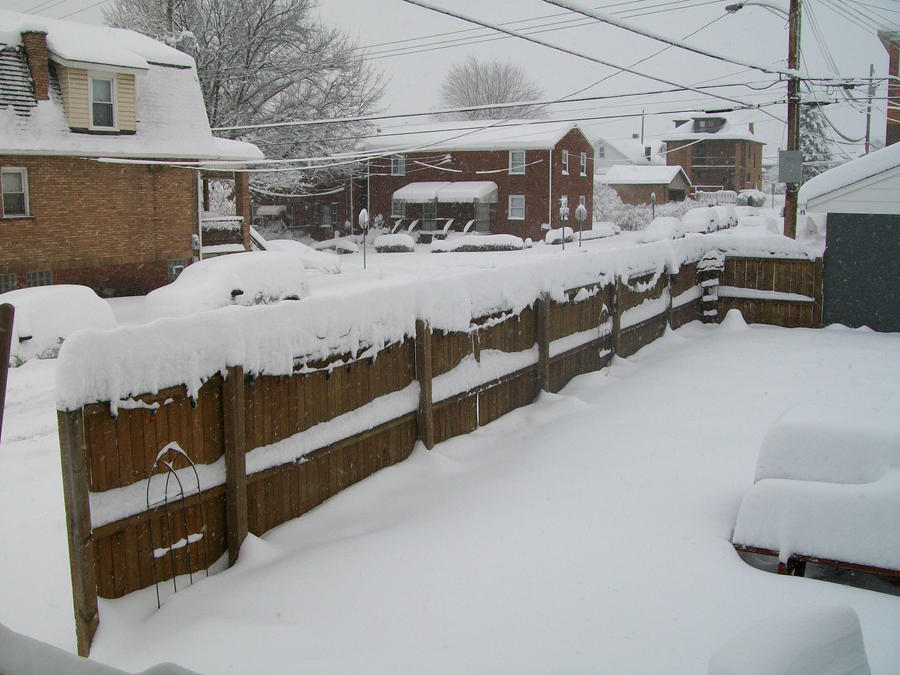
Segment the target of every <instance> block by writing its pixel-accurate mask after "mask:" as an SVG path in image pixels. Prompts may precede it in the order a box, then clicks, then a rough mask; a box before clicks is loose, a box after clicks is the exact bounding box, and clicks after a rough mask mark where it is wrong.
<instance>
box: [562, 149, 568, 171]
mask: <svg viewBox="0 0 900 675" xmlns="http://www.w3.org/2000/svg"><path fill="white" fill-rule="evenodd" d="M562 155H563V158H562V172H563V173H569V151H568V150H563V151H562Z"/></svg>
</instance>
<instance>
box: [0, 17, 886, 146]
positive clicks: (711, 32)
mask: <svg viewBox="0 0 900 675" xmlns="http://www.w3.org/2000/svg"><path fill="white" fill-rule="evenodd" d="M148 1H149V0H148ZM573 1H574V2H575V3H577V4H581V5H582V6H584V7H589V8H594V9H599V10H600V11H603V12H605V13H608V14H610V15H612V16H615V17H616V18H617V19H622V20H626V21H629V22H630V23H633V24H637V25H639V26H641V27H642V28H644V29H648V30H651V31H654V32H656V33H661V34H663V35H665V36H667V37H669V38H673V39H676V40H684V41H686V42H688V43H690V44H692V45H695V46H698V47H702V48H705V49H706V50H709V51H712V52H717V53H719V54H723V55H726V56H729V57H732V58H734V59H737V60H741V61H745V62H752V63H754V64H763V65H776V66H780V67H782V68H784V67H786V66H785V62H786V54H787V24H786V21H785V20H784V19H783V18H781V17H779V16H777V15H776V14H775V13H773V12H771V11H769V10H767V9H765V8H763V7H753V6H747V7H745V8H744V9H742V10H741V11H740V12H738V13H735V14H727V13H726V12H725V9H724V7H725V5H726V4H728V3H729V2H732V1H733V0H622V1H617V0H602V1H600V2H598V1H597V0H573ZM428 2H429V4H432V5H435V6H439V7H441V8H444V9H447V10H450V11H452V12H454V13H458V14H462V15H465V16H467V17H470V18H475V19H478V20H480V21H483V22H486V23H490V24H504V26H505V27H506V28H509V29H511V30H515V31H518V32H525V31H527V30H530V31H534V30H536V29H539V30H540V32H535V33H533V37H535V38H538V39H540V40H543V41H546V42H551V43H553V44H554V45H558V46H560V47H564V48H566V49H570V50H574V51H577V52H579V53H583V54H585V55H588V56H591V57H594V58H597V59H600V60H603V61H607V62H610V63H613V64H616V65H621V66H631V65H632V64H635V63H637V62H638V61H640V60H641V59H644V58H646V57H651V58H649V59H648V60H646V61H643V62H641V63H639V64H637V65H635V66H634V69H635V70H638V71H640V72H642V73H646V74H649V75H653V76H655V77H659V78H662V79H664V80H667V81H669V82H671V83H675V84H678V85H686V86H693V87H695V86H698V85H710V84H715V85H719V84H725V83H738V86H735V87H731V88H721V89H714V90H710V91H713V92H715V93H716V94H719V95H720V96H723V97H725V98H727V99H733V100H723V99H721V98H714V97H712V96H702V95H700V94H698V93H696V92H693V91H682V92H678V93H669V94H666V95H657V96H629V97H621V98H612V99H605V100H597V101H590V102H581V103H577V104H576V103H570V104H566V105H562V104H560V105H554V106H551V107H549V108H548V109H547V110H546V114H547V115H548V116H549V117H551V118H565V119H569V118H578V119H581V120H583V122H582V126H584V127H585V128H586V129H587V130H588V131H589V135H591V136H608V137H611V138H627V137H630V136H631V134H632V133H638V132H640V129H641V117H640V115H641V113H642V111H646V117H645V120H644V121H645V133H646V134H647V135H648V136H654V135H659V134H661V133H662V132H663V131H664V130H667V129H670V128H672V118H673V117H674V116H676V115H677V114H678V113H676V112H675V111H681V110H687V109H700V110H703V109H706V110H711V109H722V108H729V107H733V106H735V105H739V103H735V102H734V101H735V100H736V101H739V102H740V103H745V104H769V103H774V102H776V101H779V100H783V99H784V96H785V85H784V83H783V82H778V81H777V76H772V75H767V74H765V73H761V72H758V71H751V70H748V69H746V68H744V67H742V66H738V65H733V64H728V63H724V62H722V61H718V60H715V59H711V58H707V57H702V56H698V55H695V54H691V53H689V52H686V51H684V50H680V49H676V48H669V49H667V50H666V51H664V52H662V53H660V54H658V55H656V56H652V55H653V54H654V53H655V52H658V51H659V50H660V49H662V48H663V47H665V45H663V44H661V43H659V42H656V41H653V40H649V39H647V38H643V37H640V36H637V35H635V34H633V33H630V32H628V31H625V30H622V29H619V28H612V27H609V26H606V25H603V24H601V23H598V22H596V21H593V20H588V19H585V18H584V17H579V16H577V15H572V14H569V13H568V12H567V11H566V10H564V9H561V8H559V7H556V6H553V5H551V4H548V3H546V2H544V1H542V0H428ZM771 2H772V4H777V5H781V6H784V7H785V8H787V0H771ZM101 6H102V4H101V5H98V3H97V2H96V0H62V1H59V0H49V1H48V2H43V3H40V2H38V0H0V7H2V8H4V9H13V10H18V11H26V10H33V11H35V13H38V14H42V15H44V16H50V17H54V18H61V17H64V16H65V15H69V16H68V18H69V19H70V20H73V21H75V20H78V21H85V22H91V23H100V22H101V14H100V8H101ZM35 8H36V9H35ZM319 12H320V14H321V16H322V19H323V20H324V21H325V22H327V23H329V24H331V25H335V26H338V27H340V28H342V29H344V30H345V31H347V32H348V33H349V34H350V35H351V36H352V37H353V38H354V39H355V40H356V41H357V42H358V43H359V44H360V45H361V46H362V47H364V48H365V53H366V54H367V58H368V59H370V61H371V63H372V64H373V65H374V66H375V67H377V68H378V69H379V70H381V71H382V72H383V73H384V74H385V77H386V79H387V84H386V88H385V94H384V99H383V106H384V108H385V109H386V110H388V111H391V112H419V111H431V110H435V109H437V108H439V102H438V98H439V89H440V84H441V81H442V79H443V77H444V74H445V73H446V71H447V69H448V68H449V67H450V65H452V64H453V63H456V62H458V61H460V60H462V59H464V58H465V57H466V56H467V55H470V54H471V55H473V56H475V57H476V58H478V59H493V58H498V59H505V60H509V61H512V62H513V63H516V64H518V65H520V66H522V67H523V68H524V69H525V70H526V71H527V73H528V74H529V76H530V77H531V78H532V79H533V80H534V81H535V82H536V83H537V84H539V85H540V86H541V87H542V88H543V90H544V92H545V94H546V97H547V98H548V99H553V100H556V99H561V98H564V97H567V96H572V95H575V96H579V97H585V96H610V95H622V94H640V93H643V92H647V91H651V90H656V89H668V88H671V85H668V84H664V83H661V82H659V81H654V80H652V79H648V78H644V77H640V76H637V75H632V74H628V73H617V71H616V70H615V69H614V68H611V67H607V66H603V65H600V64H598V63H595V62H592V61H589V60H587V59H584V58H579V57H577V56H572V55H567V54H563V53H560V52H558V51H555V50H553V49H551V48H548V47H545V46H540V45H536V44H531V43H529V42H526V41H525V40H522V39H519V38H514V37H503V36H498V34H497V33H495V32H493V31H491V30H489V29H484V28H477V27H476V26H474V25H473V24H471V23H467V22H465V21H463V20H460V19H457V18H452V17H448V16H445V15H442V14H439V13H437V12H434V11H431V10H428V9H424V8H421V7H416V6H413V5H410V4H407V3H405V2H403V0H320V7H319ZM876 24H877V25H880V26H882V27H888V28H891V27H892V28H894V29H895V30H897V29H900V3H898V2H897V1H896V0H804V6H803V23H802V26H803V28H802V51H803V57H804V68H803V70H804V71H805V72H808V73H810V74H812V75H821V76H831V75H833V74H834V73H833V70H832V65H833V66H835V67H836V69H837V71H838V73H839V74H840V75H841V76H843V77H868V74H869V65H870V64H873V65H874V66H875V73H876V76H879V75H880V76H884V75H885V74H886V72H887V52H886V51H885V49H884V47H883V46H882V45H881V43H880V42H879V40H878V38H877V36H876V34H875V26H876ZM688 36H690V37H688ZM743 85H750V86H743ZM770 85H771V86H770ZM750 87H753V88H750ZM860 93H862V92H860ZM885 94H886V86H885V85H884V83H882V84H881V85H880V87H879V91H878V93H877V94H876V96H879V97H881V98H883V97H884V96H885ZM809 96H810V97H817V98H818V99H821V100H836V99H839V100H844V99H843V97H842V95H841V93H840V92H837V91H830V90H826V89H824V88H822V87H817V88H816V90H815V92H812V93H810V94H809ZM884 111H885V103H884V101H883V100H882V101H877V102H876V103H875V106H874V109H873V113H872V135H873V138H880V139H883V138H884V127H885V112H884ZM827 112H828V115H829V117H830V118H831V119H832V121H833V122H834V124H835V126H836V127H837V128H838V129H839V130H840V131H841V132H843V133H844V134H845V135H847V136H850V137H861V136H863V135H864V133H865V106H864V105H863V104H861V103H857V104H855V105H854V104H851V103H847V102H843V103H838V104H834V105H830V106H828V107H827ZM629 116H630V117H629ZM741 116H742V117H743V118H744V119H745V120H746V121H753V122H755V126H756V131H757V134H759V135H761V136H762V139H763V140H764V141H765V142H766V143H767V144H768V145H767V147H766V148H765V150H764V154H765V155H766V156H774V155H775V154H777V152H776V151H777V148H778V147H779V146H783V143H784V124H783V120H784V117H785V108H784V105H781V104H777V105H770V106H766V107H764V108H763V109H761V110H751V111H747V112H743V113H741ZM590 118H606V119H590ZM401 123H402V122H400V121H390V122H384V123H379V126H380V127H381V128H382V129H383V131H385V132H387V131H389V130H390V128H391V127H393V126H396V125H397V124H401ZM842 147H844V148H846V149H847V151H848V152H851V153H853V154H859V152H860V151H861V147H862V145H861V143H860V144H856V145H844V146H842Z"/></svg>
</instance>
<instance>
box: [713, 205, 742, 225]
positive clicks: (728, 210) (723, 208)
mask: <svg viewBox="0 0 900 675" xmlns="http://www.w3.org/2000/svg"><path fill="white" fill-rule="evenodd" d="M712 209H713V210H714V211H715V212H716V215H717V216H718V217H719V229H725V228H729V227H735V226H736V225H737V224H738V217H737V212H736V211H735V210H734V207H733V206H731V205H729V204H723V205H720V206H713V207H712Z"/></svg>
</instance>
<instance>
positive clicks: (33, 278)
mask: <svg viewBox="0 0 900 675" xmlns="http://www.w3.org/2000/svg"><path fill="white" fill-rule="evenodd" d="M52 283H53V272H51V271H50V270H40V271H37V272H27V273H26V274H25V285H26V286H29V287H31V286H50V285H51V284H52Z"/></svg>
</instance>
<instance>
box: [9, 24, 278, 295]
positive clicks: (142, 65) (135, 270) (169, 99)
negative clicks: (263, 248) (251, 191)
mask: <svg viewBox="0 0 900 675" xmlns="http://www.w3.org/2000/svg"><path fill="white" fill-rule="evenodd" d="M101 158H102V159H103V160H104V161H98V160H100V159H101ZM260 158H262V154H261V153H260V151H259V150H258V149H257V148H256V147H255V146H253V145H250V144H247V143H240V142H237V141H231V140H225V139H220V138H215V137H213V135H212V133H211V132H210V128H209V122H208V120H207V117H206V110H205V107H204V104H203V97H202V94H201V92H200V86H199V83H198V81H197V73H196V70H195V67H194V61H193V59H191V58H190V57H189V56H187V55H185V54H183V53H181V52H179V51H177V50H175V49H172V48H170V47H167V46H166V45H163V44H161V43H159V42H157V41H155V40H152V39H150V38H148V37H145V36H143V35H140V34H138V33H134V32H132V31H126V30H119V29H113V28H106V27H101V26H89V25H83V24H76V23H71V22H66V21H55V20H51V19H45V18H43V17H34V16H29V15H25V14H18V13H13V12H6V11H0V172H2V212H0V291H6V290H11V289H14V288H17V287H24V286H34V285H43V284H50V283H56V284H59V283H79V284H85V285H88V286H91V287H92V288H94V289H95V290H96V291H98V292H100V293H103V294H106V295H122V294H134V293H145V292H147V291H149V290H151V289H153V288H157V287H159V286H161V285H163V284H165V283H166V282H167V281H170V280H172V279H174V278H175V276H177V274H178V273H179V272H180V270H181V269H182V268H183V267H184V266H185V265H187V264H189V263H190V262H191V261H192V260H194V259H196V258H197V257H199V256H200V255H202V254H203V251H201V248H200V247H201V246H204V247H205V248H206V253H207V254H213V253H221V252H226V251H232V250H244V249H245V248H247V247H248V237H249V219H250V210H249V201H248V194H247V179H246V173H240V172H234V171H232V170H231V166H233V165H228V166H227V167H225V165H221V164H220V165H218V167H216V165H215V163H216V162H222V161H231V160H240V161H247V160H256V159H260ZM185 161H191V162H205V161H208V162H209V164H208V166H210V168H211V169H215V168H219V169H220V170H219V171H218V172H214V171H211V172H205V173H202V175H200V176H198V170H197V169H195V168H179V167H176V166H173V165H171V163H172V162H185ZM238 166H240V165H238ZM223 168H227V170H223ZM213 177H217V178H227V179H229V180H233V181H234V193H235V204H236V211H237V213H236V214H235V215H233V216H230V217H229V216H226V217H218V218H215V219H212V220H210V221H209V222H208V223H207V225H206V226H204V227H201V220H202V219H203V218H204V211H203V195H204V192H205V191H204V190H203V189H202V186H203V179H204V178H213Z"/></svg>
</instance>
